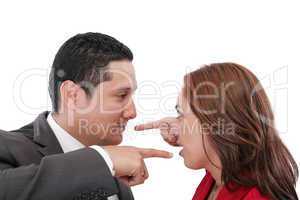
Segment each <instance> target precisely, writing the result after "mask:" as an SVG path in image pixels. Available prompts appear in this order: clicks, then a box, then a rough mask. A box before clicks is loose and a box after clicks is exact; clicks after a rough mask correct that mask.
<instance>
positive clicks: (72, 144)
mask: <svg viewBox="0 0 300 200" xmlns="http://www.w3.org/2000/svg"><path fill="white" fill-rule="evenodd" d="M47 122H48V124H49V126H50V127H51V129H52V131H53V132H54V134H55V136H56V138H57V140H58V142H59V144H60V146H61V148H62V150H63V151H64V153H68V152H70V151H75V150H78V149H81V148H84V147H85V146H84V145H83V144H82V143H81V142H79V141H78V140H77V139H75V138H74V137H73V136H72V135H71V134H70V133H68V132H67V131H66V130H65V129H63V128H62V127H61V126H60V125H59V124H58V123H57V122H56V121H55V120H54V119H53V117H52V113H49V115H48V117H47Z"/></svg>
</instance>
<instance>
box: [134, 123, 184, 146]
mask: <svg viewBox="0 0 300 200" xmlns="http://www.w3.org/2000/svg"><path fill="white" fill-rule="evenodd" d="M148 129H160V134H161V136H162V137H163V139H164V140H165V141H166V142H167V143H169V144H170V145H172V146H178V145H179V144H178V143H177V139H178V135H179V131H180V125H179V120H178V119H177V118H175V117H166V118H163V119H160V120H158V121H153V122H149V123H146V124H140V125H137V126H135V130H136V131H143V130H148Z"/></svg>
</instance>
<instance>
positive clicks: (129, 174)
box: [103, 146, 172, 186]
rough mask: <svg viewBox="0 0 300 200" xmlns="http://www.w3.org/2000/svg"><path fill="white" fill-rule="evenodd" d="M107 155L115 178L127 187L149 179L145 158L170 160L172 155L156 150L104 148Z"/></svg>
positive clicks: (120, 147) (125, 147) (124, 147)
mask: <svg viewBox="0 0 300 200" xmlns="http://www.w3.org/2000/svg"><path fill="white" fill-rule="evenodd" d="M103 148H104V149H105V150H106V151H107V152H108V154H109V156H110V158H111V160H112V162H113V166H114V170H115V172H116V175H115V176H116V177H118V178H119V179H121V180H122V181H124V182H125V183H126V184H127V185H129V186H134V185H138V184H142V183H144V181H145V180H146V179H147V178H148V177H149V174H148V170H147V167H146V165H145V162H144V159H145V158H155V157H157V158H171V157H172V153H170V152H167V151H162V150H157V149H145V148H137V147H130V146H104V147H103Z"/></svg>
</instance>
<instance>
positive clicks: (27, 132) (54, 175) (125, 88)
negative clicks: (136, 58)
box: [0, 33, 171, 200]
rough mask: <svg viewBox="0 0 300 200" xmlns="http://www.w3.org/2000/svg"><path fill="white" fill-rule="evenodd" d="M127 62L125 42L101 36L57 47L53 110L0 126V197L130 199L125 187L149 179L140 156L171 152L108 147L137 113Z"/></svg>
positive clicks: (14, 199) (80, 38)
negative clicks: (10, 125) (25, 122)
mask: <svg viewBox="0 0 300 200" xmlns="http://www.w3.org/2000/svg"><path fill="white" fill-rule="evenodd" d="M132 59H133V55H132V53H131V51H130V49H129V48H128V47H126V46H125V45H124V44H122V43H121V42H119V41H117V40H116V39H114V38H112V37H110V36H107V35H104V34H100V33H85V34H78V35H76V36H74V37H72V38H70V39H69V40H68V41H66V42H65V43H64V44H63V45H62V47H61V48H60V49H59V51H58V53H57V54H56V56H55V59H54V62H53V66H52V69H51V73H50V78H49V93H50V97H51V101H52V106H53V111H52V112H50V113H49V112H47V111H46V112H43V113H41V114H40V115H39V116H38V117H37V118H36V119H35V120H34V121H33V122H32V123H30V124H28V125H26V126H24V127H22V128H20V129H18V130H14V131H10V132H6V131H0V199H1V200H2V199H5V200H41V199H43V200H45V199H49V200H53V199H55V200H60V199H61V200H67V199H95V200H96V199H101V200H102V199H110V200H112V199H126V200H127V199H133V196H132V194H131V191H130V189H129V187H128V186H133V185H137V184H141V183H143V182H144V181H145V179H147V178H148V172H147V168H146V166H145V163H144V158H148V157H162V158H169V157H171V155H170V153H168V152H165V151H160V150H155V149H142V148H136V147H122V146H110V145H118V144H120V143H121V141H122V132H123V131H124V129H125V127H126V123H127V122H128V121H129V120H131V119H133V118H135V117H136V110H135V106H134V102H133V100H132V94H133V93H134V91H135V88H136V80H135V73H134V67H133V65H132ZM100 146H101V147H100Z"/></svg>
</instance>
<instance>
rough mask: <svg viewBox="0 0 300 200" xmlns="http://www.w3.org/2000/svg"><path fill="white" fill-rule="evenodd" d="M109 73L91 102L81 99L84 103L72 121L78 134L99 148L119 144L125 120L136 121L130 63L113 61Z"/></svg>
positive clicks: (86, 98) (133, 82)
mask: <svg viewBox="0 0 300 200" xmlns="http://www.w3.org/2000/svg"><path fill="white" fill-rule="evenodd" d="M108 72H109V73H110V76H111V80H108V81H104V82H101V83H100V84H99V85H98V86H97V87H95V88H94V91H93V94H92V96H91V97H90V98H88V97H87V96H86V97H85V98H80V99H83V100H82V102H80V103H79V109H78V110H77V112H76V119H75V120H76V122H77V124H78V126H79V127H78V130H79V134H87V135H86V136H87V137H86V138H88V140H89V141H90V143H91V141H92V143H94V144H98V145H117V144H120V143H121V142H122V132H123V131H124V130H125V127H126V124H127V122H128V120H130V119H133V118H135V117H136V109H135V105H134V102H133V99H132V96H133V93H134V91H135V90H136V79H135V72H134V67H133V65H132V63H131V62H130V61H126V60H123V61H112V62H110V63H109V64H108ZM83 94H84V93H83Z"/></svg>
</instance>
